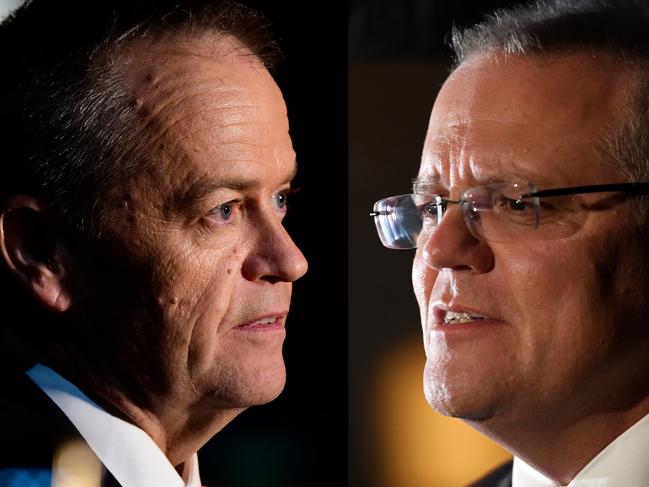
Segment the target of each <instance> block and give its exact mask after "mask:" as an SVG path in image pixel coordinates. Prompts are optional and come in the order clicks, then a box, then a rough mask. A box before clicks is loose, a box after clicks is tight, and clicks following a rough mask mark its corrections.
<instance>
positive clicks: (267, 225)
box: [242, 220, 308, 283]
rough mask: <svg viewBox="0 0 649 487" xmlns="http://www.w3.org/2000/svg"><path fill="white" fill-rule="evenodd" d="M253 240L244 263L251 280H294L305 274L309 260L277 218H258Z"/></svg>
mask: <svg viewBox="0 0 649 487" xmlns="http://www.w3.org/2000/svg"><path fill="white" fill-rule="evenodd" d="M255 234H256V237H255V238H256V241H255V243H254V245H253V247H252V248H251V250H250V253H249V255H248V257H247V258H246V260H245V261H244V263H243V267H242V272H243V276H244V277H245V278H246V279H248V280H250V281H257V280H265V281H268V282H271V283H275V282H280V281H283V282H293V281H296V280H298V279H299V278H300V277H302V276H303V275H304V274H306V271H307V268H308V263H307V261H306V258H305V257H304V255H303V254H302V252H301V251H300V249H299V248H298V247H297V245H295V242H293V239H292V238H291V237H290V235H289V234H288V232H287V231H286V228H284V226H283V225H282V223H281V222H280V221H279V220H274V221H265V222H263V223H261V222H260V224H259V225H257V226H256V229H255Z"/></svg>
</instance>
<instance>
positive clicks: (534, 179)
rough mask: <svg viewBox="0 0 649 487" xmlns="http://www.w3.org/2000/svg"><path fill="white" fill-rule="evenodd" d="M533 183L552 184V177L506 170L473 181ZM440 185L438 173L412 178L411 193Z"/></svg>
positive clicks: (429, 189) (481, 183)
mask: <svg viewBox="0 0 649 487" xmlns="http://www.w3.org/2000/svg"><path fill="white" fill-rule="evenodd" d="M514 182H518V183H534V184H535V185H537V186H539V187H545V186H548V185H550V186H552V185H553V183H552V178H550V177H547V176H543V175H540V174H536V175H532V174H529V173H525V172H521V171H518V170H511V171H508V173H507V174H506V175H503V174H493V175H485V177H483V178H478V179H476V181H475V186H481V185H485V184H495V183H514ZM440 187H446V185H445V184H444V183H443V182H442V179H441V177H440V176H439V175H436V176H432V177H431V176H426V177H423V178H413V179H412V192H413V193H434V192H435V191H439V190H440Z"/></svg>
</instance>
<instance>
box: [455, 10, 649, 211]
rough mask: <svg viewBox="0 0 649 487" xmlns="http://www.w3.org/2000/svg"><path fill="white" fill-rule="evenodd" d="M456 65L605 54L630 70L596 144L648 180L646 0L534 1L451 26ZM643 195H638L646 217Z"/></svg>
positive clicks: (630, 175)
mask: <svg viewBox="0 0 649 487" xmlns="http://www.w3.org/2000/svg"><path fill="white" fill-rule="evenodd" d="M450 40H451V47H452V48H453V50H454V52H455V62H456V64H455V66H456V67H457V66H459V65H460V64H461V63H462V62H464V61H465V60H467V59H469V58H471V57H473V56H476V55H484V54H487V55H488V54H495V53H502V54H505V55H524V56H542V55H552V54H562V53H570V52H577V51H582V52H584V51H585V52H589V53H604V54H606V55H607V56H605V62H608V63H610V64H612V65H613V67H615V68H622V69H625V70H627V71H628V72H629V92H628V97H627V98H628V103H627V105H628V106H626V107H621V108H622V109H623V113H624V115H623V116H622V117H621V120H619V121H617V123H615V124H614V125H612V126H611V127H610V128H609V130H608V131H607V133H605V134H603V135H602V137H601V140H600V141H599V143H598V149H599V150H600V152H601V153H602V155H603V156H604V157H605V158H606V159H607V160H609V161H611V162H612V163H613V164H614V165H615V166H616V167H617V168H618V169H619V170H620V172H621V174H622V176H623V177H624V178H626V179H627V180H631V181H633V180H635V181H649V4H648V3H647V2H643V1H641V0H537V1H535V2H533V3H530V4H528V5H525V6H518V7H514V8H511V9H507V10H499V11H496V12H495V13H493V14H491V15H489V16H488V17H487V18H486V19H485V20H484V21H483V22H481V23H479V24H477V25H475V26H472V27H469V28H467V29H464V30H459V29H457V28H454V29H453V32H452V34H451V39H450ZM642 200H644V198H642V199H638V200H634V209H635V210H636V211H635V214H636V216H637V217H638V219H639V222H644V221H645V220H646V219H645V217H646V215H647V205H646V204H645V203H646V202H645V201H642Z"/></svg>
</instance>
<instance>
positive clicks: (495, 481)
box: [468, 462, 513, 487]
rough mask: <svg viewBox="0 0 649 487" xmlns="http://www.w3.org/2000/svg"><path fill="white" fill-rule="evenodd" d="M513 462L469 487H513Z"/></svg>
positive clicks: (493, 471)
mask: <svg viewBox="0 0 649 487" xmlns="http://www.w3.org/2000/svg"><path fill="white" fill-rule="evenodd" d="M512 466H513V462H508V463H505V464H504V465H501V466H500V467H498V468H496V469H495V470H492V471H491V472H489V473H488V474H487V475H486V476H485V477H483V478H481V479H480V480H478V481H477V482H474V483H473V484H471V485H470V486H468V487H511V485H512Z"/></svg>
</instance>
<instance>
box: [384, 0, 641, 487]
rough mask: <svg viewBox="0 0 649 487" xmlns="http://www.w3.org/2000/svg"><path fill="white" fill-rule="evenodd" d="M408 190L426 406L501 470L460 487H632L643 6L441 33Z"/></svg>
mask: <svg viewBox="0 0 649 487" xmlns="http://www.w3.org/2000/svg"><path fill="white" fill-rule="evenodd" d="M453 47H454V49H455V52H456V55H457V65H456V67H455V69H454V70H453V72H452V73H451V75H450V76H449V78H448V79H447V81H446V83H445V84H444V86H443V87H442V89H441V91H440V93H439V95H438V97H437V100H436V102H435V105H434V107H433V110H432V114H431V118H430V125H429V128H428V133H427V136H426V141H425V144H424V150H423V156H422V162H421V167H420V170H419V174H418V176H417V178H416V181H415V184H414V192H413V194H412V195H402V196H397V197H392V198H386V199H384V200H381V201H379V202H377V203H376V205H375V208H374V212H373V213H372V214H373V215H374V217H375V221H376V224H377V228H378V230H379V234H380V236H381V238H382V241H383V243H384V244H385V245H387V246H388V247H393V248H414V247H416V249H417V251H416V254H415V260H414V266H413V285H414V289H415V294H416V297H417V300H418V303H419V306H420V310H421V321H422V326H423V337H424V347H425V350H426V357H427V361H426V367H425V372H424V389H425V395H426V398H427V400H428V402H429V403H430V404H431V406H432V407H433V408H434V409H436V410H437V411H439V412H441V413H442V414H445V415H449V416H453V417H458V418H462V419H463V420H464V421H466V422H467V423H469V424H470V425H472V426H473V427H474V428H476V429H477V430H479V431H481V432H483V433H484V434H486V435H487V436H489V437H491V438H493V439H494V440H496V441H497V442H499V443H500V444H502V445H503V446H505V447H506V448H507V449H508V450H509V451H511V452H512V453H513V454H514V456H515V459H514V462H513V471H512V467H511V465H508V466H505V467H504V468H501V469H499V470H498V471H496V472H494V473H493V474H491V475H490V476H488V477H487V478H485V479H484V480H483V481H482V482H481V483H479V484H477V485H496V486H507V485H513V486H514V487H535V486H555V485H570V486H586V485H588V486H592V485H597V486H598V487H602V486H625V487H634V486H635V487H640V486H646V485H649V463H648V462H647V461H646V458H645V455H646V454H645V452H646V450H647V447H648V446H649V417H648V416H647V415H648V414H649V326H647V316H648V315H649V299H647V284H648V283H649V253H648V252H647V248H648V246H649V227H648V225H647V212H646V206H645V205H646V198H645V197H644V195H646V194H649V183H647V182H648V181H649V163H648V161H649V144H648V143H647V141H648V140H649V139H648V138H647V134H648V133H649V104H648V103H647V100H649V7H648V6H646V5H644V4H642V3H640V2H632V1H619V0H615V1H594V0H593V1H587V0H584V1H581V0H573V1H565V0H563V1H562V0H556V1H545V2H537V3H534V4H531V5H530V6H528V7H519V8H515V9H512V10H509V11H502V12H499V13H496V14H494V15H493V16H491V17H489V18H488V19H487V20H486V21H485V22H483V23H482V24H480V25H477V26H475V27H473V28H470V29H468V30H466V31H464V32H455V33H454V35H453Z"/></svg>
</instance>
